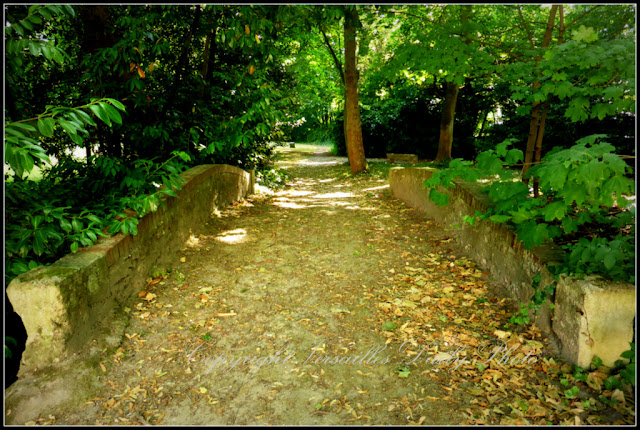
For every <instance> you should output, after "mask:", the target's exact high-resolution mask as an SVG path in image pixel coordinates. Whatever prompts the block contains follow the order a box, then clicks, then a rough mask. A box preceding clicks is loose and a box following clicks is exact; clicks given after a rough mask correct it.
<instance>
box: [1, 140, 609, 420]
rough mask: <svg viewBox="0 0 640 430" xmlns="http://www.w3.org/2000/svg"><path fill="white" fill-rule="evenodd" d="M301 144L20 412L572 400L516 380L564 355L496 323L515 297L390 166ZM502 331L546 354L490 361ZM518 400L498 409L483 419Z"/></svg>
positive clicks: (299, 412)
mask: <svg viewBox="0 0 640 430" xmlns="http://www.w3.org/2000/svg"><path fill="white" fill-rule="evenodd" d="M305 148H306V150H307V151H308V152H302V151H299V150H289V149H287V150H285V151H283V152H282V159H281V161H280V164H281V166H283V167H286V168H287V171H288V172H289V173H290V175H291V177H292V179H291V183H290V185H289V186H288V187H287V188H286V189H285V190H283V191H280V192H278V193H275V194H274V195H267V196H262V197H260V196H256V197H253V198H252V199H250V200H248V201H246V202H244V203H242V204H239V205H236V206H234V207H232V208H230V209H229V210H226V211H225V212H224V213H222V214H220V218H217V219H213V220H212V221H211V222H209V223H208V225H206V226H203V230H202V232H201V233H200V234H199V235H198V236H196V237H193V238H192V240H191V241H190V242H189V244H188V246H187V247H186V248H185V249H184V250H181V251H180V252H178V253H177V254H176V256H175V264H174V266H173V267H171V268H167V270H166V271H165V273H164V274H160V273H158V274H156V277H155V279H154V280H153V281H151V283H150V284H149V285H147V286H146V287H145V286H141V290H143V291H141V293H140V298H139V299H138V300H137V301H136V302H135V303H133V304H132V306H131V308H130V309H125V312H127V314H128V315H129V318H128V321H127V319H125V320H123V321H121V322H119V323H120V324H122V327H121V333H123V334H124V335H123V336H115V337H112V338H110V339H107V342H108V344H107V345H106V346H105V347H104V348H103V349H101V350H100V351H99V353H96V348H98V347H95V348H94V350H93V355H91V356H90V357H89V358H87V359H85V360H82V361H81V363H80V364H76V365H74V368H73V369H71V370H67V371H66V372H67V373H65V374H64V375H63V376H60V374H59V375H57V376H56V377H47V375H35V376H34V378H33V380H29V381H22V382H20V383H18V384H14V385H15V388H14V387H11V388H10V389H9V390H7V392H6V394H7V397H12V398H13V399H22V400H21V403H20V402H18V401H16V400H14V401H13V403H11V402H9V403H6V404H8V405H9V411H8V412H9V413H8V414H7V413H5V419H6V420H7V423H9V424H10V423H15V424H23V423H25V422H26V421H30V422H33V423H38V424H57V425H58V424H88V425H92V424H135V425H141V424H142V425H144V424H161V425H250V424H254V425H267V424H273V425H335V424H346V425H349V424H358V425H359V424H379V425H382V424H395V425H406V424H412V423H420V424H461V423H482V422H501V423H503V424H526V423H547V422H549V423H551V422H555V421H556V419H557V418H558V417H559V416H560V415H561V412H562V410H563V409H560V412H557V413H556V415H555V416H554V414H553V412H548V408H547V406H548V404H549V402H548V401H547V400H545V398H544V397H545V396H542V397H543V398H542V400H539V397H540V395H539V394H536V391H544V390H547V392H549V393H560V392H561V391H563V390H564V388H562V387H560V388H554V387H555V386H554V383H553V382H550V380H549V379H548V378H547V379H545V378H546V375H543V378H542V380H541V381H537V382H527V383H526V384H525V383H523V382H518V381H524V380H525V376H522V374H535V373H536V372H541V370H538V369H542V367H541V366H542V365H544V363H545V362H546V363H547V365H548V367H549V368H554V366H555V363H554V362H553V361H551V362H549V360H548V359H547V358H544V357H545V344H544V341H543V339H541V337H540V333H538V332H536V330H535V329H531V330H530V331H529V332H526V333H521V334H515V333H511V332H503V331H501V330H500V329H501V327H502V325H503V324H504V322H505V321H506V318H507V316H508V314H507V312H506V303H505V301H504V300H499V299H498V298H496V297H495V294H494V292H493V291H492V288H491V287H490V286H488V285H487V284H486V283H485V281H484V279H485V276H486V274H483V273H481V272H480V271H479V270H477V269H476V268H475V265H474V264H473V263H472V262H470V261H469V260H467V259H465V258H464V257H463V256H462V255H461V254H459V253H458V252H457V251H456V250H455V248H454V245H453V242H452V240H451V238H450V236H449V234H448V233H447V232H445V231H443V230H442V229H441V228H439V227H438V226H437V225H435V224H433V223H430V222H425V220H424V218H423V217H421V216H419V215H417V214H416V213H415V212H414V211H413V210H410V209H408V208H406V207H404V206H403V205H402V204H401V203H400V202H399V201H397V200H395V199H393V198H392V197H391V195H390V191H389V189H388V183H387V177H388V174H387V168H385V167H382V166H381V165H376V164H374V163H372V167H373V169H372V173H371V174H367V175H360V176H357V177H355V178H354V177H351V175H350V174H349V173H348V171H349V170H348V166H345V165H344V162H345V161H346V159H345V158H337V157H330V156H328V154H326V153H325V154H314V153H313V151H314V150H316V149H318V148H312V147H305ZM168 269H171V270H170V272H169V270H168ZM114 324H116V325H117V324H118V322H114ZM496 333H497V334H496ZM496 336H497V337H498V338H503V339H505V341H506V340H512V339H513V340H517V341H520V343H519V345H522V348H521V349H519V350H517V351H515V350H514V351H513V356H516V355H517V356H518V357H520V358H521V359H524V358H525V354H528V357H537V360H536V364H535V366H537V367H535V366H534V365H532V364H527V363H524V364H522V363H519V362H515V363H511V364H509V363H499V362H497V361H498V358H499V357H497V356H495V357H493V359H491V357H490V356H489V349H488V348H485V349H484V350H483V347H482V345H483V344H485V343H486V342H487V341H488V340H490V339H494V340H495V339H496ZM425 347H426V348H427V349H428V351H427V352H421V351H422V350H423V348H425ZM427 356H428V357H429V358H431V359H432V360H431V361H429V360H428V359H427V358H428V357H427ZM434 357H437V358H438V359H439V360H441V361H440V362H436V363H434V362H433V358H434ZM483 357H484V360H489V361H488V362H487V365H485V366H484V367H483V366H480V367H478V364H479V363H475V362H472V361H471V359H472V358H476V359H478V358H483ZM446 360H448V361H446ZM543 360H544V361H543ZM556 367H557V368H559V367H560V365H559V364H558V365H557V366H556ZM491 372H494V373H491ZM514 372H520V373H514ZM498 374H499V375H500V377H498ZM487 375H488V376H489V377H488V378H487V377H486V376H487ZM514 375H516V376H514ZM518 375H519V376H518ZM503 376H504V378H503ZM514 378H515V381H514ZM518 378H520V379H519V380H518ZM511 381H514V382H513V383H512V382H511ZM536 384H540V385H538V386H536ZM556 385H557V384H556ZM541 387H544V388H542V390H540V388H541ZM478 390H481V391H482V394H483V395H484V394H486V392H488V393H489V397H488V400H487V398H486V397H478V396H480V393H479V392H478ZM514 390H520V392H519V393H517V392H516V391H514ZM554 390H555V391H554ZM29 393H31V394H29ZM43 393H47V394H43ZM28 396H31V398H30V399H27V397H28ZM491 396H493V398H491ZM549 396H551V397H553V394H549ZM520 398H522V399H525V400H526V401H527V402H528V403H527V406H526V407H520V408H519V409H518V408H517V407H516V406H514V405H515V402H516V401H517V400H518V399H520ZM504 402H510V403H509V404H510V405H511V406H513V407H511V406H509V409H505V410H501V409H499V411H500V413H501V415H497V416H498V418H497V421H495V420H493V421H492V420H490V419H489V417H488V415H489V414H485V415H486V416H483V412H482V411H484V410H487V409H489V410H490V409H491V408H492V407H496V408H497V407H498V406H500V407H502V404H503V403H504ZM11 404H15V405H21V406H20V407H18V406H16V407H14V410H13V411H11V410H10V406H11ZM520 406H522V405H521V404H520ZM530 406H531V407H533V409H531V408H530ZM538 406H539V409H536V407H538ZM568 407H570V405H569V406H568ZM503 409H504V407H503ZM540 411H542V414H541V413H540ZM545 411H547V412H545ZM496 414H497V413H496V412H495V411H493V412H491V416H492V417H495V416H496ZM615 419H621V418H620V417H618V416H613V417H612V418H611V421H615ZM483 420H485V421H483Z"/></svg>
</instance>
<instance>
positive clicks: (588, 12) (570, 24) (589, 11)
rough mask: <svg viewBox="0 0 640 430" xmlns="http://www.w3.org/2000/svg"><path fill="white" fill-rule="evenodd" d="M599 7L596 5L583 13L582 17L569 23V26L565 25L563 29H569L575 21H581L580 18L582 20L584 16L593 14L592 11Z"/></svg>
mask: <svg viewBox="0 0 640 430" xmlns="http://www.w3.org/2000/svg"><path fill="white" fill-rule="evenodd" d="M600 6H601V5H596V6H594V7H593V8H591V9H589V10H588V11H586V12H585V13H583V14H582V15H580V16H579V17H577V18H576V19H574V20H573V21H571V22H570V23H569V24H567V25H566V26H565V27H564V29H565V30H566V29H568V28H569V27H571V26H572V25H573V24H575V23H576V22H577V21H579V20H581V19H582V18H584V17H585V16H586V15H588V14H590V13H591V12H593V11H594V10H596V9H597V8H599V7H600Z"/></svg>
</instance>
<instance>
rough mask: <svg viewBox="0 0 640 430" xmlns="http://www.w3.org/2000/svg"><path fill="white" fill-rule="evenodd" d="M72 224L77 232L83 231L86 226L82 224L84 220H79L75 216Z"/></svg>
mask: <svg viewBox="0 0 640 430" xmlns="http://www.w3.org/2000/svg"><path fill="white" fill-rule="evenodd" d="M71 226H72V227H73V230H74V231H75V232H76V233H79V232H81V231H82V229H83V228H84V226H83V225H82V221H80V220H78V219H77V218H74V219H73V220H72V221H71Z"/></svg>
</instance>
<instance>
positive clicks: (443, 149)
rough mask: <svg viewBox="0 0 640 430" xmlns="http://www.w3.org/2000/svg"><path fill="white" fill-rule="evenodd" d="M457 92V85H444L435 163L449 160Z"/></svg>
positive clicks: (447, 83)
mask: <svg viewBox="0 0 640 430" xmlns="http://www.w3.org/2000/svg"><path fill="white" fill-rule="evenodd" d="M458 91H459V87H458V84H455V83H453V82H446V83H445V95H444V106H443V107H442V119H441V120H440V143H439V144H438V155H437V156H436V159H435V161H436V162H441V161H448V160H451V148H452V147H453V118H454V116H455V113H456V103H457V102H458Z"/></svg>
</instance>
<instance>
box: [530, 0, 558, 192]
mask: <svg viewBox="0 0 640 430" xmlns="http://www.w3.org/2000/svg"><path fill="white" fill-rule="evenodd" d="M559 18H560V26H559V29H558V45H560V44H562V41H563V39H564V6H562V5H560V7H559ZM549 104H550V101H549V99H547V100H546V101H545V103H544V108H543V109H542V116H541V117H540V127H539V128H538V138H537V139H536V153H535V158H534V161H535V162H536V163H539V162H540V159H541V157H542V137H543V136H544V123H545V120H546V119H547V112H548V111H549ZM539 195H540V181H539V179H538V178H533V196H534V197H538V196H539Z"/></svg>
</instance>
